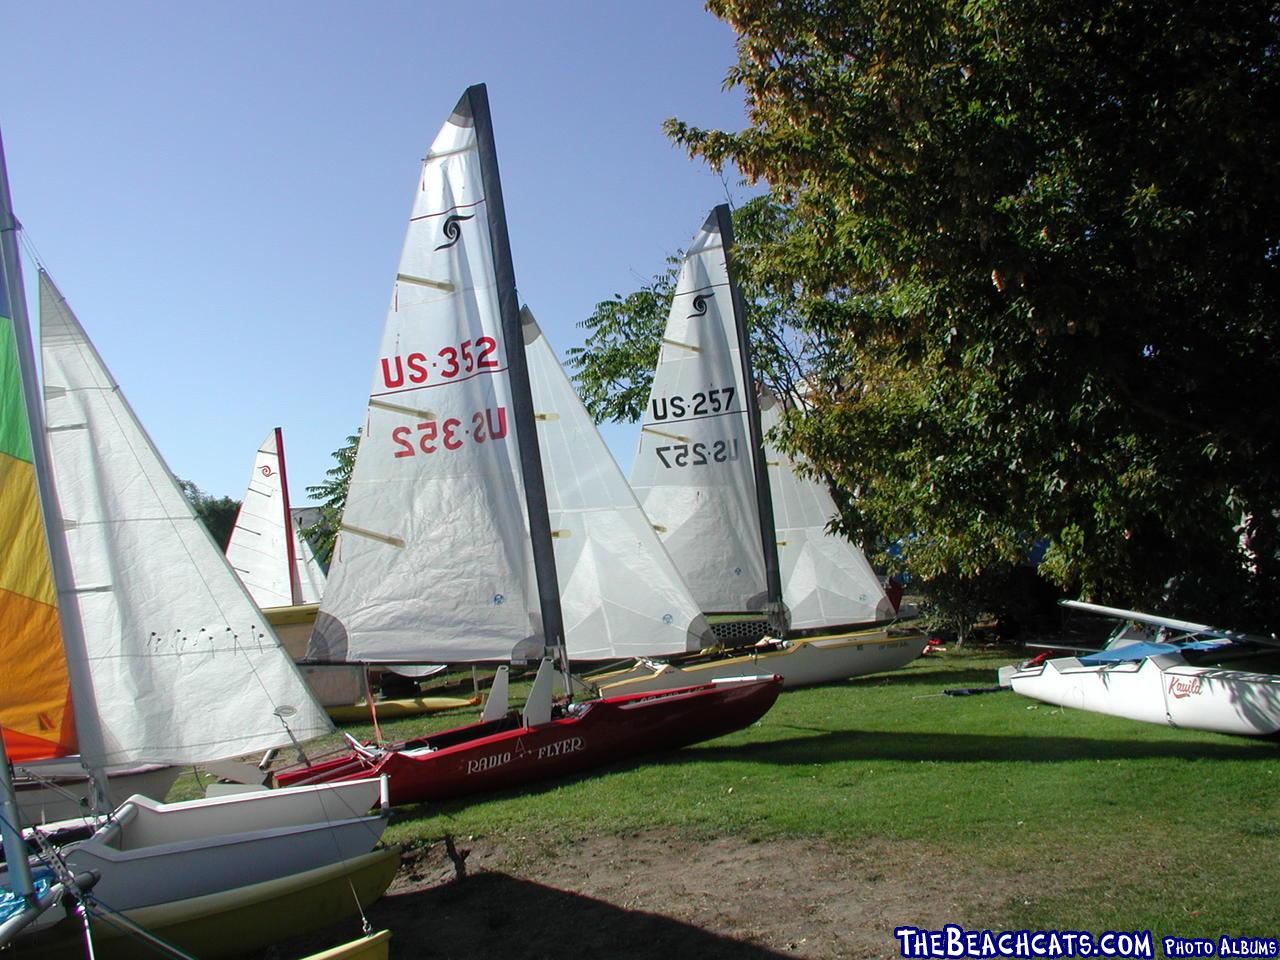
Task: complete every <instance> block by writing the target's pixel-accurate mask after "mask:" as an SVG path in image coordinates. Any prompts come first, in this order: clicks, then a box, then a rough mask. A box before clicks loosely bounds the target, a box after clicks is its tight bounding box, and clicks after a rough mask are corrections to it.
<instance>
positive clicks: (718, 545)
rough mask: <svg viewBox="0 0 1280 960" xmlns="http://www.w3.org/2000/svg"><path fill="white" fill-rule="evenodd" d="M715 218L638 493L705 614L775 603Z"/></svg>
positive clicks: (672, 331)
mask: <svg viewBox="0 0 1280 960" xmlns="http://www.w3.org/2000/svg"><path fill="white" fill-rule="evenodd" d="M744 381H745V378H744V376H743V369H742V362H741V357H740V351H739V349H738V335H737V327H736V323H735V320H734V313H733V294H732V291H731V290H730V287H729V276H728V271H727V269H726V266H725V252H724V244H723V242H722V239H721V236H720V230H719V227H718V224H717V220H716V217H715V214H714V213H713V214H712V215H711V216H710V217H708V218H707V222H706V223H705V224H703V227H702V230H701V231H700V232H699V233H698V235H697V236H696V237H695V238H694V240H693V243H692V244H691V245H690V247H689V250H688V252H687V253H686V254H685V258H684V263H683V264H682V265H681V267H680V277H679V280H678V282H677V284H676V292H675V297H674V299H673V300H672V304H671V313H670V315H669V317H668V319H667V328H666V332H665V333H664V334H663V340H662V348H661V352H660V353H659V357H658V367H657V370H656V371H655V372H654V378H653V387H652V389H651V391H650V394H649V403H648V406H647V407H645V412H644V417H643V419H642V425H641V432H640V444H639V448H638V450H637V452H636V458H635V463H634V465H633V467H632V470H631V486H632V488H633V489H634V490H635V492H636V495H637V496H638V497H639V499H640V504H641V506H642V507H643V508H644V510H645V513H647V514H648V516H649V519H650V520H651V521H652V522H653V525H654V528H655V529H656V530H657V531H658V534H659V536H660V537H661V538H662V543H663V546H665V547H666V548H667V552H668V553H669V554H670V555H671V559H672V560H673V561H675V565H676V568H677V569H678V570H679V571H680V573H681V575H682V576H683V577H684V580H685V582H686V583H687V584H688V586H689V590H690V592H691V593H692V594H693V597H694V599H695V600H696V601H697V602H698V605H699V606H700V607H701V608H702V610H704V611H707V612H718V611H726V612H727V611H758V610H763V609H764V607H765V603H766V600H767V587H766V581H765V567H764V555H763V550H762V548H761V543H760V519H759V514H758V512H757V508H756V484H755V475H754V470H753V467H752V459H751V440H750V432H749V430H748V422H747V416H748V414H747V405H746V393H745V391H746V389H747V384H746V383H745V382H744Z"/></svg>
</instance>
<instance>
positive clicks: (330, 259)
mask: <svg viewBox="0 0 1280 960" xmlns="http://www.w3.org/2000/svg"><path fill="white" fill-rule="evenodd" d="M0 24H2V25H3V26H2V29H3V35H4V47H5V56H4V69H5V71H6V75H5V78H4V80H3V82H0V129H2V130H3V134H4V142H5V150H6V154H7V158H8V164H9V177H10V183H11V187H12V191H13V196H14V206H15V208H16V212H17V214H18V217H19V218H20V219H21V220H22V222H23V224H24V226H25V227H26V231H27V234H28V237H29V238H30V239H31V240H32V241H33V242H34V244H35V246H36V248H37V249H38V252H39V254H40V256H41V258H42V259H43V261H44V263H45V265H46V266H47V267H48V269H49V271H50V273H51V274H52V275H53V277H54V279H55V280H56V281H57V283H58V284H59V286H60V287H61V288H62V291H63V293H64V294H65V295H66V297H67V300H68V301H69V303H70V304H71V306H72V308H73V309H74V310H75V311H76V313H77V315H78V316H79V318H80V320H81V322H82V323H83V324H84V326H85V328H86V329H87V330H88V332H89V336H90V337H91V338H92V339H93V340H94V342H95V343H96V345H97V347H98V349H99V351H100V352H101V353H102V355H103V357H104V358H105V360H106V362H107V364H108V366H109V367H110V368H111V370H112V372H113V373H114V375H115V377H116V379H117V380H118V381H119V383H120V385H121V388H122V389H123V391H124V393H125V395H126V396H127V397H128V398H129V400H130V402H131V403H132V405H133V407H134V409H135V411H136V412H137V414H138V416H139V418H140V419H141V420H142V422H143V424H144V425H145V426H146V428H147V430H148V431H149V432H150V433H151V435H152V438H153V439H154V441H155V443H156V445H157V446H158V447H159V449H160V451H161V453H162V454H163V455H164V457H165V458H166V460H167V461H168V463H169V466H170V468H171V469H172V470H173V471H174V472H175V473H177V474H178V475H179V476H181V477H184V478H186V479H190V480H194V481H195V482H196V483H197V484H198V485H199V486H200V487H201V488H203V489H205V490H206V491H208V492H210V493H214V494H218V495H222V494H227V495H230V496H233V497H236V498H239V497H240V496H241V495H242V493H243V491H244V486H245V484H246V482H247V480H248V476H249V470H250V466H251V463H252V459H253V454H254V451H255V449H256V446H257V444H258V443H259V441H261V439H262V438H263V437H264V436H265V435H266V433H267V432H268V431H269V430H270V429H271V428H272V427H275V426H281V427H283V428H284V433H285V446H286V450H287V453H288V457H289V480H290V487H291V489H292V496H293V500H294V502H295V503H299V504H300V503H303V502H304V501H305V500H306V496H305V492H304V488H305V487H306V486H307V485H308V484H312V483H315V482H317V481H318V480H319V479H320V478H321V477H322V475H323V472H324V470H325V469H327V468H328V467H329V466H330V464H331V462H332V461H331V458H330V453H331V452H332V451H333V450H334V449H335V448H336V447H337V446H339V445H340V444H341V442H342V440H343V438H344V437H346V436H347V434H348V433H350V432H352V431H353V430H354V428H355V427H357V426H358V425H359V424H360V423H361V421H362V417H363V412H364V404H365V400H366V398H367V395H368V387H369V383H370V379H371V377H372V371H373V362H374V354H375V351H376V349H377V344H378V339H379V333H380V330H381V327H382V321H383V317H384V314H385V310H386V306H387V302H388V298H389V296H390V292H391V283H392V278H393V277H394V275H395V268H396V261H397V258H398V255H399V250H400V244H401V241H402V239H403V235H404V228H405V222H406V219H407V217H408V213H409V205H410V200H411V197H412V191H413V189H414V186H415V184H416V181H417V176H418V167H419V163H420V160H421V157H422V155H423V153H424V152H425V149H426V146H427V144H428V143H429V142H430V141H431V139H432V138H433V136H434V135H435V132H436V131H437V130H438V129H439V127H440V125H441V124H442V123H443V122H444V120H445V118H446V117H447V115H448V113H449V111H450V109H451V108H452V107H453V105H454V103H455V102H456V101H457V99H458V97H459V96H460V95H461V93H462V91H463V90H464V88H465V87H466V86H467V85H469V84H471V83H477V82H484V83H487V84H488V88H489V98H490V103H491V105H492V110H493V117H494V127H495V137H496V140H497V145H498V156H499V163H500V166H501V170H502V178H503V190H504V194H505V198H506V204H507V215H508V220H509V224H510V230H511V241H512V248H513V254H514V259H515V268H516V279H517V282H518V284H519V288H520V295H521V298H522V299H523V300H525V301H526V302H528V303H529V305H530V306H531V307H532V308H533V310H534V312H535V313H536V314H537V315H538V318H539V320H540V322H541V323H542V326H543V328H544V329H545V330H546V331H547V335H548V337H549V339H550V340H551V342H552V344H553V345H555V347H556V348H557V350H558V351H559V352H560V354H561V356H563V355H564V352H565V350H566V349H567V348H568V347H570V346H574V345H577V344H580V343H581V341H582V331H581V330H580V329H578V327H577V326H576V325H577V323H578V322H579V321H581V320H582V319H583V318H585V317H586V316H587V315H588V314H589V313H590V312H591V309H592V307H593V305H594V304H595V303H596V302H597V301H599V300H603V299H605V298H607V297H609V296H611V295H612V294H614V293H625V292H627V291H629V290H631V289H634V287H635V286H636V285H637V283H638V282H639V280H640V279H642V278H645V277H648V276H650V275H652V274H653V273H654V272H655V271H656V270H658V269H659V268H660V267H661V266H662V261H663V257H664V256H665V255H666V254H668V253H670V252H672V251H674V250H675V249H677V248H679V247H681V246H683V245H684V244H685V243H686V242H687V241H688V240H689V238H690V237H692V235H693V234H694V233H695V232H696V230H697V228H698V226H699V225H700V224H701V223H702V221H703V219H704V218H705V216H706V212H707V210H708V209H709V208H710V207H712V206H714V205H715V204H716V203H720V202H723V201H724V199H725V187H724V184H723V182H722V180H721V178H720V177H718V176H717V175H715V174H714V173H712V172H711V171H710V170H709V169H708V168H707V167H706V166H705V165H704V164H702V163H699V162H693V161H690V160H688V159H687V158H686V157H685V155H684V154H683V152H682V151H679V150H677V149H675V148H674V147H672V146H671V145H670V144H669V142H668V141H667V140H666V138H665V137H664V136H663V134H662V131H661V123H662V121H663V120H664V119H665V118H667V117H671V116H677V117H679V118H681V119H683V120H687V121H690V122H693V123H697V124H700V125H703V126H715V127H721V128H728V129H737V128H739V127H741V126H743V124H744V122H745V117H744V113H743V108H742V102H741V98H740V96H739V95H738V94H737V92H736V91H734V92H729V93H726V92H724V91H723V89H722V85H723V81H724V77H725V74H726V72H727V70H728V68H729V67H730V66H731V64H732V63H733V62H734V60H735V53H734V34H733V32H732V31H731V30H730V29H729V28H728V27H727V26H726V25H725V24H723V23H721V22H720V21H719V20H717V19H715V18H714V17H712V16H711V15H710V14H709V13H707V12H706V11H704V10H703V9H701V7H700V6H699V5H698V4H697V3H696V2H692V0H689V2H679V0H655V2H649V3H633V2H628V3H615V2H608V0H598V2H591V0H552V2H536V3H523V2H514V0H511V2H501V0H472V2H468V3H463V4H458V3H448V4H446V3H439V2H425V0H423V2H417V3H412V2H386V0H370V2H365V3H356V2H333V0H311V2H301V0H290V2H268V3H250V2H228V3H199V4H197V3H185V2H151V3H141V2H113V3H100V2H88V0H82V2H62V0H47V2H40V3H30V2H21V0H3V2H0ZM734 193H735V198H737V197H739V196H740V195H741V190H738V189H736V188H735V190H734ZM25 266H26V267H27V268H30V266H31V264H30V262H27V263H26V264H25ZM27 287H28V293H29V294H30V293H31V292H32V290H33V288H34V287H35V278H34V274H33V273H30V272H29V273H28V274H27ZM634 436H635V428H633V427H624V428H608V429H606V438H607V439H608V440H609V442H610V444H611V446H612V448H613V449H614V451H615V454H616V455H617V456H618V458H619V460H620V461H622V465H623V468H624V470H626V469H629V467H630V460H631V456H632V446H633V443H634Z"/></svg>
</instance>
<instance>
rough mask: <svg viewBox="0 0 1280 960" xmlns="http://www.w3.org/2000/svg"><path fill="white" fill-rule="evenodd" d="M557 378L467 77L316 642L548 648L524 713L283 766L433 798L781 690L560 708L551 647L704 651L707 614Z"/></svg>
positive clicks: (384, 654)
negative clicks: (516, 262) (524, 283)
mask: <svg viewBox="0 0 1280 960" xmlns="http://www.w3.org/2000/svg"><path fill="white" fill-rule="evenodd" d="M548 361H549V363H548ZM552 366H554V367H555V368H556V370H555V371H553V370H552V369H551V367H552ZM557 375H558V377H559V380H557V379H556V376H557ZM531 381H532V384H531ZM566 389H568V388H567V380H565V379H564V375H563V371H558V364H557V363H556V361H555V357H554V354H552V353H551V351H550V348H549V347H548V346H547V345H546V342H545V339H544V338H543V337H542V335H541V331H540V330H539V329H538V326H537V324H536V322H534V321H533V318H532V315H531V314H530V313H528V312H527V311H525V312H524V313H523V314H522V313H521V311H520V310H519V308H518V302H517V299H516V292H515V278H514V270H513V268H512V263H511V253H510V247H509V244H508V239H507V231H506V222H505V214H504V211H503V203H502V192H501V185H500V183H499V180H498V170H497V160H496V155H495V151H494V145H493V133H492V129H491V126H490V119H489V105H488V98H487V95H486V93H485V89H484V87H483V85H480V86H474V87H471V88H469V89H468V90H467V92H466V93H465V94H464V95H463V97H462V99H461V100H460V101H459V102H458V105H457V107H455V109H454V111H453V114H452V115H451V116H450V118H449V120H448V121H447V122H446V123H445V125H444V126H443V128H442V129H441V131H440V133H439V134H438V135H437V137H436V138H435V140H434V141H433V143H432V144H431V147H430V150H429V151H428V153H427V157H426V159H425V160H424V162H423V168H422V175H421V179H420V181H419V185H418V190H417V193H416V196H415V200H414V205H413V210H412V213H411V216H410V220H409V228H408V232H407V235H406V239H405V244H404V248H403V252H402V254H401V258H400V265H399V270H398V272H397V275H396V281H395V286H394V289H393V292H392V298H391V305H390V309H389V311H388V313H387V320H386V326H385V329H384V332H383V338H382V348H381V352H380V355H379V359H378V362H377V364H376V365H375V372H374V382H373V387H372V390H371V393H370V398H369V404H368V413H367V418H366V422H365V427H364V429H363V431H362V433H361V438H360V446H359V448H358V451H357V455H356V462H355V466H354V469H353V472H352V477H351V485H350V489H349V491H348V494H347V506H346V513H345V515H344V517H343V522H342V528H341V533H340V537H339V543H338V545H337V549H336V551H335V557H334V561H333V564H332V566H331V567H330V573H329V585H328V588H327V590H326V593H325V598H324V601H323V602H322V604H321V610H320V615H319V617H318V618H317V621H316V629H315V632H314V633H313V634H312V641H311V652H310V656H311V657H312V658H314V659H318V660H329V661H343V662H366V663H368V662H381V663H395V662H418V661H422V660H429V661H436V662H442V663H467V662H470V663H476V662H497V663H506V662H508V661H521V662H529V661H534V662H536V661H539V660H541V661H542V662H541V665H540V667H539V670H538V676H537V677H536V678H535V681H534V684H533V688H532V691H531V693H530V696H529V700H528V702H527V703H526V706H525V710H524V712H523V714H515V713H507V712H506V709H505V694H504V693H501V692H497V693H491V695H490V699H489V702H488V703H487V704H486V708H485V714H484V716H483V717H482V719H481V721H480V722H479V723H476V724H471V725H468V726H465V727H460V728H458V729H455V730H448V731H445V732H443V733H438V734H435V735H433V736H429V737H424V738H421V739H418V740H410V741H407V742H405V743H400V744H394V745H390V746H385V747H382V746H377V745H374V746H366V745H360V744H355V745H353V749H352V750H350V751H349V752H348V753H346V754H345V755H343V756H339V757H337V758H333V759H329V760H326V761H323V762H320V763H315V764H311V765H304V766H300V767H295V768H293V769H290V770H287V771H280V772H277V775H276V780H277V782H278V783H281V784H286V785H287V784H291V783H307V782H320V781H324V780H332V779H341V778H345V777H350V776H362V775H363V776H367V775H368V774H369V773H384V772H385V773H387V774H388V775H389V776H390V781H391V799H392V802H393V803H407V802H412V801H418V800H426V799H439V798H443V797H450V796H458V795H461V794H464V793H470V792H474V791H477V790H487V789H495V788H497V787H500V786H509V785H514V784H522V783H525V782H528V781H530V780H533V779H535V778H538V777H549V776H558V775H563V774H566V773H569V772H572V771H576V770H580V769H584V768H586V767H589V766H593V765H598V764H602V763H607V762H613V761H617V760H620V759H624V758H626V757H628V756H631V755H634V754H637V753H640V752H642V751H647V750H657V749H666V748H669V747H674V746H679V745H683V744H687V743H692V742H696V741H698V740H703V739H707V738H709V737H713V736H718V735H720V734H722V733H726V732H729V731H730V730H734V729H738V728H740V727H742V726H745V725H747V724H749V723H752V722H754V721H755V720H756V719H758V718H759V717H760V716H761V715H762V714H763V713H764V712H765V711H766V710H767V709H768V708H769V707H770V706H772V704H773V701H774V699H775V698H776V696H777V693H778V683H777V681H776V679H774V678H772V677H759V678H750V679H743V680H741V681H738V682H732V683H722V684H704V685H702V686H697V687H692V688H690V689H686V690H679V691H673V692H671V693H669V694H664V695H661V696H641V697H622V698H612V699H603V700H594V701H587V702H581V703H570V704H567V705H566V704H559V705H557V704H553V702H552V690H553V686H554V682H555V681H554V671H553V669H552V666H551V659H548V655H549V656H550V657H551V658H554V659H555V660H557V661H559V663H560V666H561V669H562V672H563V673H565V674H567V672H568V660H569V658H570V657H572V658H575V659H604V658H616V657H619V656H625V655H627V654H631V655H635V654H637V653H642V652H643V653H654V652H666V653H671V652H678V651H686V650H689V649H696V647H697V646H698V645H699V643H700V641H701V634H702V632H703V631H704V628H705V621H704V620H703V618H701V616H700V615H699V613H698V610H697V608H696V606H695V605H694V604H693V602H692V599H691V598H690V597H688V595H687V593H686V592H683V591H682V590H681V589H680V588H679V587H678V583H679V578H678V576H676V575H675V572H674V569H673V568H671V566H670V563H669V561H667V560H666V558H665V556H664V555H663V554H662V552H661V550H660V549H658V550H657V551H656V554H654V553H653V552H652V551H649V552H646V549H645V548H646V546H647V545H648V544H649V543H650V542H651V537H650V534H649V532H648V530H647V528H646V527H647V525H646V523H645V521H644V518H643V515H642V514H641V513H640V511H639V508H638V506H637V505H636V503H635V501H634V499H633V498H631V496H630V494H629V493H627V494H626V497H625V500H620V499H619V490H622V491H625V482H623V481H622V478H621V475H620V474H619V473H618V472H617V468H616V466H614V467H613V468H612V470H613V473H612V474H611V473H610V472H609V470H608V469H607V468H606V467H605V466H603V465H602V463H601V462H600V461H599V460H598V459H597V453H598V451H599V450H603V446H602V444H601V442H600V440H599V435H598V433H596V431H595V430H594V427H593V426H592V425H591V424H590V421H589V420H587V419H586V415H585V412H584V411H582V408H581V405H580V404H579V403H578V402H577V400H576V397H575V398H574V401H573V403H572V404H568V403H564V404H557V402H556V400H555V397H556V395H557V394H559V395H562V394H563V392H564V391H565V390H566ZM535 390H536V391H538V393H539V396H538V397H535ZM568 392H569V395H570V396H572V390H571V389H569V390H568ZM539 399H541V400H542V401H543V402H544V403H545V404H546V405H540V404H539V403H538V402H537V401H538V400H539ZM584 421H585V423H584ZM587 428H590V429H589V430H588V429H587ZM544 443H545V444H548V445H549V448H548V449H545V450H544V449H543V447H542V444H544ZM593 444H594V445H593ZM604 452H605V456H606V457H607V451H604ZM544 454H546V457H545V459H544ZM611 462H612V461H610V463H611ZM653 546H654V547H656V543H653ZM642 557H643V559H641V558H642ZM637 564H641V565H638V566H637ZM633 570H634V573H633V572H632V571H633ZM562 577H563V578H564V588H565V597H566V598H568V599H566V600H565V601H564V602H563V603H562V599H561V578H562ZM565 684H566V688H568V687H569V686H570V684H569V682H568V681H567V680H566V681H565ZM498 688H499V691H502V690H504V689H505V673H502V672H500V673H499V681H498Z"/></svg>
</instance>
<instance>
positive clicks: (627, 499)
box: [522, 308, 712, 661]
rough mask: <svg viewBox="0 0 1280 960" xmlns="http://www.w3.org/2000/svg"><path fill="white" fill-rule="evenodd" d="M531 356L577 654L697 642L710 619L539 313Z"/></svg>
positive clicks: (610, 654)
mask: <svg viewBox="0 0 1280 960" xmlns="http://www.w3.org/2000/svg"><path fill="white" fill-rule="evenodd" d="M522 316H523V321H524V330H525V337H524V339H525V355H526V356H527V357H528V361H529V379H530V383H531V386H532V391H533V406H534V411H535V417H536V418H537V423H538V441H539V445H540V446H541V448H542V471H543V476H544V477H545V480H546V489H547V501H548V508H549V511H550V516H551V527H552V537H553V538H554V541H555V556H556V571H557V573H558V575H559V580H560V597H561V606H562V609H563V611H564V626H565V646H566V647H567V648H568V651H569V656H570V658H571V659H573V660H575V661H578V660H613V659H619V658H623V657H637V656H661V655H664V654H668V655H669V654H675V653H686V652H689V651H693V650H698V649H700V648H701V647H703V646H706V645H709V643H710V642H711V640H712V638H711V628H710V626H709V624H708V623H707V621H706V619H705V618H704V617H703V616H702V615H701V613H700V612H699V610H698V605H697V603H696V602H695V601H694V599H693V597H692V596H690V594H689V590H688V588H687V587H686V586H685V585H684V582H683V581H682V580H681V579H680V574H679V573H678V572H677V571H676V568H675V565H674V564H673V563H672V562H671V558H670V557H669V556H667V552H666V551H665V550H664V549H663V548H662V544H661V543H660V542H659V540H658V537H657V535H656V534H655V533H654V531H653V527H652V526H651V525H650V523H649V519H648V517H646V516H645V514H644V511H643V510H641V508H640V504H639V503H638V502H637V501H636V498H635V494H634V493H632V491H631V488H630V487H629V486H628V485H627V481H626V478H624V477H623V475H622V471H620V470H619V469H618V465H617V464H616V463H615V462H614V459H613V456H612V454H610V453H609V448H608V447H607V446H606V445H605V442H604V440H603V438H601V436H600V431H599V430H597V429H596V425H595V423H594V422H593V421H592V420H591V416H590V414H588V413H587V411H586V408H585V407H583V405H582V401H581V400H579V399H578V395H577V394H576V393H575V392H574V390H573V385H572V384H571V383H570V382H569V378H568V377H567V376H565V372H564V368H563V367H561V366H560V361H559V360H557V359H556V356H555V353H554V352H553V351H552V349H551V345H550V344H549V343H547V338H546V337H545V336H543V334H542V330H541V329H540V328H539V327H538V324H537V322H536V321H535V320H534V318H533V314H532V313H530V312H529V311H528V309H527V308H526V309H525V310H524V311H523V314H522Z"/></svg>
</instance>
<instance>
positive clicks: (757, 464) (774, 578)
mask: <svg viewBox="0 0 1280 960" xmlns="http://www.w3.org/2000/svg"><path fill="white" fill-rule="evenodd" d="M715 216H716V223H717V225H718V226H719V229H720V240H721V242H722V243H723V244H724V268H725V273H726V274H728V277H729V295H730V299H731V300H732V302H733V325H734V328H735V329H736V330H737V333H738V355H739V357H740V358H741V360H742V380H743V384H742V386H743V392H744V393H745V394H746V396H745V397H744V398H743V399H744V403H745V404H746V410H747V430H748V432H749V434H750V437H751V463H752V466H753V468H754V470H755V477H756V510H757V511H758V513H759V517H760V549H761V550H762V551H763V553H764V572H765V587H766V589H767V590H768V601H767V604H766V606H765V612H766V614H767V615H768V618H769V625H770V626H771V627H772V628H773V629H774V630H776V631H778V632H779V633H782V634H785V633H786V632H787V631H788V629H789V627H790V623H789V620H790V617H789V615H788V613H787V607H786V604H784V603H783V602H782V574H781V573H780V572H779V567H778V534H777V531H776V529H775V528H774V522H773V494H772V493H771V491H770V489H769V467H768V464H767V463H766V462H765V453H764V433H763V431H762V430H761V429H760V401H759V398H758V396H757V394H756V377H755V371H754V369H753V368H752V364H751V342H750V338H749V337H748V336H747V322H746V321H747V311H746V307H745V305H744V304H743V302H742V291H741V290H739V289H738V281H737V277H736V276H735V270H734V264H733V252H732V248H733V220H732V218H731V217H730V215H729V205H728V204H727V203H722V204H720V205H719V206H717V207H716V209H715Z"/></svg>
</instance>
